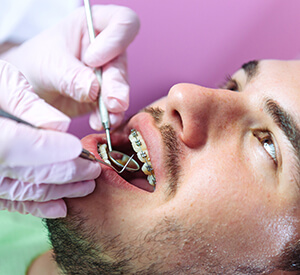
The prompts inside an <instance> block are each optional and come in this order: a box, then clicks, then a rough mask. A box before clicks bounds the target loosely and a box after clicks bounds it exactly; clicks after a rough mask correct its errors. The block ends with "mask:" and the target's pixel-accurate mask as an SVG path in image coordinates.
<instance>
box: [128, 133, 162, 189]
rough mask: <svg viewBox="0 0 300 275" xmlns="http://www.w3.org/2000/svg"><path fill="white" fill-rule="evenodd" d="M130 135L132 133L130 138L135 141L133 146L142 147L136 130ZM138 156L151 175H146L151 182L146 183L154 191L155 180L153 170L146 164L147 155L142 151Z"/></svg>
mask: <svg viewBox="0 0 300 275" xmlns="http://www.w3.org/2000/svg"><path fill="white" fill-rule="evenodd" d="M131 133H132V136H133V137H134V138H135V140H134V142H135V144H136V145H137V146H138V147H142V142H141V140H140V139H139V138H138V133H137V132H136V130H134V129H132V130H131ZM140 154H141V157H142V158H143V159H144V160H145V163H146V168H147V171H148V172H150V173H151V175H148V177H149V176H151V178H152V181H151V183H150V181H148V182H149V184H150V185H151V186H153V188H154V189H155V187H156V178H155V175H154V172H153V168H152V166H151V165H150V164H149V162H148V158H147V154H146V153H145V152H144V151H143V150H142V151H140Z"/></svg>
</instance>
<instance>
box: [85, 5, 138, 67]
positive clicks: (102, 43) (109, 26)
mask: <svg viewBox="0 0 300 275" xmlns="http://www.w3.org/2000/svg"><path fill="white" fill-rule="evenodd" d="M92 14H93V22H94V28H95V29H96V31H97V32H100V34H99V35H98V36H97V37H96V39H95V40H94V42H93V43H92V44H91V45H90V46H89V47H88V48H87V50H86V52H85V53H84V56H83V61H84V62H85V63H86V64H87V65H89V66H90V67H101V66H103V65H104V64H106V63H107V62H109V61H110V60H112V59H114V58H115V57H117V56H118V55H119V54H121V53H122V52H124V51H125V49H126V48H127V47H128V45H129V44H130V43H131V42H132V41H133V39H134V38H135V36H136V35H137V33H138V31H139V28H140V22H139V18H138V16H137V15H136V13H135V12H134V11H132V10H131V9H129V8H126V7H120V6H114V5H108V6H93V7H92Z"/></svg>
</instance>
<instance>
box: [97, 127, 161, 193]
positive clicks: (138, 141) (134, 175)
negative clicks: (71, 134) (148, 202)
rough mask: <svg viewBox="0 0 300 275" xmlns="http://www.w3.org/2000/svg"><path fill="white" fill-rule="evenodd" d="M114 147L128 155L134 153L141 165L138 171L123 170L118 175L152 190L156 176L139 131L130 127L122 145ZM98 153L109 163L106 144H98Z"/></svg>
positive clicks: (142, 187)
mask: <svg viewBox="0 0 300 275" xmlns="http://www.w3.org/2000/svg"><path fill="white" fill-rule="evenodd" d="M114 149H116V150H118V151H120V152H124V153H125V154H127V155H128V156H131V155H132V154H135V156H134V159H135V160H136V161H137V162H140V163H141V165H142V167H141V169H140V170H139V171H137V172H128V171H124V172H123V173H122V174H120V176H121V177H122V178H123V179H125V180H126V181H127V182H129V183H130V184H133V185H135V186H137V187H139V188H141V189H143V190H146V191H150V192H153V191H154V189H155V186H156V178H155V174H154V170H153V167H152V164H151V160H150V157H149V152H148V149H147V146H146V143H145V141H144V139H143V137H142V135H141V133H140V132H138V131H137V130H135V129H132V130H131V133H130V135H129V137H128V141H127V142H126V143H123V144H122V145H119V146H114ZM98 153H99V156H100V157H101V158H102V159H103V160H104V161H105V162H107V163H109V164H111V163H110V159H109V156H108V154H107V145H106V144H100V143H99V144H98Z"/></svg>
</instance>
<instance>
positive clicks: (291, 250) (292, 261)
mask: <svg viewBox="0 0 300 275" xmlns="http://www.w3.org/2000/svg"><path fill="white" fill-rule="evenodd" d="M277 269H279V270H284V271H300V240H299V239H298V240H297V241H296V243H295V242H294V243H289V244H288V245H287V246H286V248H285V249H284V251H283V253H282V254H281V256H280V260H279V264H278V265H277Z"/></svg>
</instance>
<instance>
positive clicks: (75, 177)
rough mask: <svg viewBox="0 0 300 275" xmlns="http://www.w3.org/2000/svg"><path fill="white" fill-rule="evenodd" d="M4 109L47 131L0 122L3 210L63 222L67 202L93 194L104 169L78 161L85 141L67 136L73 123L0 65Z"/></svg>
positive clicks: (11, 69)
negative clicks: (68, 199)
mask: <svg viewBox="0 0 300 275" xmlns="http://www.w3.org/2000/svg"><path fill="white" fill-rule="evenodd" d="M0 108H1V109H3V110H4V111H6V112H9V113H11V114H13V115H15V116H17V117H19V118H21V119H23V120H25V121H28V122H30V123H31V124H33V125H35V126H39V127H43V128H47V130H44V129H34V128H32V127H29V126H26V125H24V124H20V123H16V122H14V121H12V120H9V119H6V118H2V117H0V129H1V135H0V144H1V145H0V210H2V209H8V210H9V211H18V212H20V213H22V214H27V213H31V214H32V215H34V216H38V217H47V218H56V217H64V216H65V215H66V213H67V209H66V205H65V202H64V201H63V200H62V198H64V197H81V196H85V195H87V194H89V193H91V192H92V191H93V190H94V187H95V182H94V180H93V179H95V178H96V177H97V176H98V175H99V174H100V170H101V168H100V166H99V165H98V164H97V163H93V162H91V161H87V160H84V159H81V158H78V155H79V154H80V152H81V150H82V145H81V143H80V140H79V139H78V138H76V137H74V136H72V135H70V134H67V133H64V131H66V130H67V128H68V125H69V122H70V120H69V118H68V117H66V116H65V115H64V114H62V113H60V112H59V111H58V110H56V109H55V108H53V107H52V106H50V105H48V104H47V103H46V102H45V101H44V100H42V99H40V98H39V97H38V96H37V95H36V94H35V93H34V92H33V90H32V87H31V86H30V85H29V84H28V82H27V81H26V79H25V78H24V76H23V75H22V74H20V73H19V72H18V70H17V69H16V68H14V67H13V66H12V65H10V64H8V63H6V62H4V61H0ZM48 129H49V130H48ZM50 129H52V130H50Z"/></svg>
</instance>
